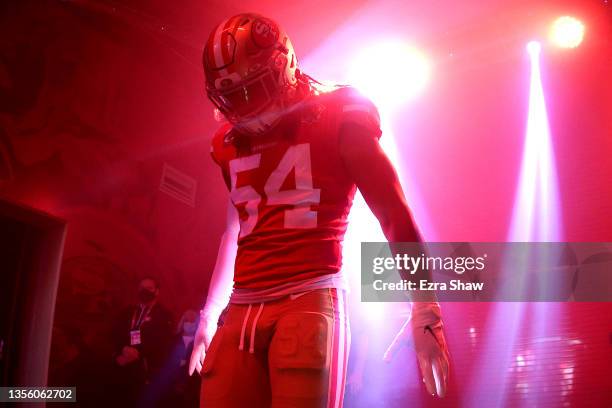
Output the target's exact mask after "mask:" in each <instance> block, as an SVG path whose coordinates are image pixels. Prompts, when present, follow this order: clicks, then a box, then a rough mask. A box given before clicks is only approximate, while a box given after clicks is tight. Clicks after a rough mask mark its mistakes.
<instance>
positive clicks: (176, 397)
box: [170, 309, 200, 407]
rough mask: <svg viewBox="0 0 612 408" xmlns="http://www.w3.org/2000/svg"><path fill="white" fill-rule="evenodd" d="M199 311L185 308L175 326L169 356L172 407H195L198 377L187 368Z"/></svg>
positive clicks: (197, 397)
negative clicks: (171, 350) (170, 355)
mask: <svg viewBox="0 0 612 408" xmlns="http://www.w3.org/2000/svg"><path fill="white" fill-rule="evenodd" d="M198 321H199V313H198V312H197V311H195V310H193V309H188V310H186V311H185V312H184V313H183V315H182V316H181V319H180V320H179V323H178V326H177V328H176V338H175V341H174V351H173V352H172V358H171V362H170V364H171V367H172V368H171V369H172V379H171V383H172V396H171V405H172V406H173V407H195V406H197V405H198V399H199V392H200V378H199V377H197V376H189V374H188V371H187V368H188V364H187V363H188V361H189V356H190V355H191V351H192V350H193V340H194V336H195V332H196V329H197V328H198Z"/></svg>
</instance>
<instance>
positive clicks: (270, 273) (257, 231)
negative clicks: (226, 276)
mask: <svg viewBox="0 0 612 408" xmlns="http://www.w3.org/2000/svg"><path fill="white" fill-rule="evenodd" d="M346 122H354V123H357V124H360V125H362V126H365V127H367V128H368V129H370V130H371V133H372V135H373V136H374V137H376V138H379V137H380V134H381V131H380V123H379V122H380V120H379V116H378V112H377V110H376V108H375V106H374V105H373V104H372V102H371V101H369V100H368V99H366V98H365V97H363V96H362V95H360V94H359V93H357V92H356V91H355V90H354V89H353V88H349V87H342V88H338V89H336V90H334V91H333V92H329V93H321V94H317V95H313V96H311V97H309V98H308V99H306V100H305V101H303V102H302V103H300V105H299V107H298V109H296V110H295V111H294V112H293V113H291V114H290V115H288V116H287V117H285V118H284V119H283V121H282V122H281V124H279V125H278V126H276V128H275V129H274V130H273V131H271V132H270V133H269V134H266V135H263V136H260V137H250V138H248V137H246V136H243V135H240V134H238V133H237V132H235V131H234V130H233V129H232V128H231V126H229V125H227V126H224V127H222V128H221V129H220V130H219V131H218V132H217V134H216V135H215V136H214V138H213V141H212V148H211V152H212V156H213V159H214V160H215V162H217V163H218V164H219V165H220V166H221V168H222V171H223V174H224V177H225V179H226V183H227V184H228V188H229V190H230V197H231V200H232V202H233V204H234V206H235V207H236V209H237V210H238V215H239V219H240V234H239V237H238V252H237V255H236V262H235V271H234V286H235V287H236V288H245V289H262V288H271V287H274V286H276V285H282V284H286V283H291V282H299V281H303V280H307V279H310V278H316V277H318V276H321V275H325V274H334V273H336V272H338V271H339V270H340V267H341V264H342V239H343V237H344V233H345V231H346V226H347V217H348V214H349V210H350V207H351V204H352V202H353V197H354V195H355V189H356V188H355V183H354V182H353V180H351V178H350V177H349V174H348V173H347V172H346V170H345V168H344V165H343V163H342V159H341V157H340V151H339V140H338V134H339V129H340V126H341V125H342V124H343V123H346ZM364 165H366V163H364Z"/></svg>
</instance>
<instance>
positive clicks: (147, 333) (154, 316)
mask: <svg viewBox="0 0 612 408" xmlns="http://www.w3.org/2000/svg"><path fill="white" fill-rule="evenodd" d="M114 333H115V335H114V337H115V355H114V363H115V364H114V365H115V372H116V373H115V374H116V376H115V380H116V382H117V383H118V384H117V386H118V387H119V388H118V391H120V392H118V393H117V395H124V396H125V398H126V400H125V403H126V405H130V406H135V405H140V406H149V407H150V406H155V405H157V404H159V401H160V400H161V399H162V398H163V395H164V393H166V392H167V391H168V390H167V389H164V388H167V387H161V388H160V387H159V383H162V381H160V380H159V379H160V378H163V377H166V374H165V373H164V372H163V371H164V367H167V365H168V364H167V363H168V358H169V356H170V351H171V348H172V341H173V338H174V322H173V319H172V315H171V313H170V312H169V311H168V309H166V308H165V307H164V306H163V305H162V304H161V303H160V302H159V284H158V282H157V280H156V279H154V278H152V277H145V278H143V279H141V280H140V282H139V284H138V292H137V301H136V304H134V305H132V306H129V307H128V308H126V309H125V310H123V311H122V312H121V313H120V314H119V317H118V319H117V321H116V325H115V330H114Z"/></svg>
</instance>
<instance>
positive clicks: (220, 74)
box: [203, 13, 297, 135]
mask: <svg viewBox="0 0 612 408" xmlns="http://www.w3.org/2000/svg"><path fill="white" fill-rule="evenodd" d="M203 57H204V58H203V63H204V73H205V76H206V92H207V94H208V97H209V99H210V100H211V101H212V103H213V104H214V105H215V107H216V108H217V109H218V110H219V111H220V112H221V113H222V114H223V115H224V116H225V117H226V119H227V120H228V121H229V122H231V123H232V124H234V126H235V127H236V128H238V129H239V130H241V131H243V132H244V133H250V134H255V135H256V134H260V133H263V132H266V131H268V130H269V129H270V128H272V127H273V126H274V125H275V124H276V123H278V121H279V120H280V117H281V116H282V112H283V111H284V110H285V108H286V107H287V104H288V95H291V94H292V88H295V87H296V83H297V80H296V69H297V59H296V56H295V52H294V50H293V46H292V45H291V41H290V40H289V38H288V37H287V35H286V33H285V32H284V31H283V30H282V29H281V28H280V27H279V26H278V25H277V24H276V23H275V22H274V21H272V20H270V19H268V18H265V17H262V16H260V15H257V14H251V13H247V14H238V15H236V16H233V17H231V18H229V19H227V20H226V21H224V22H223V23H221V24H220V25H219V26H217V28H215V29H214V30H213V31H212V33H211V34H210V37H209V39H208V42H207V43H206V46H205V48H204V56H203Z"/></svg>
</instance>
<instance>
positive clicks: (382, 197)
mask: <svg viewBox="0 0 612 408" xmlns="http://www.w3.org/2000/svg"><path fill="white" fill-rule="evenodd" d="M339 143H340V144H341V146H340V152H341V157H342V160H343V162H344V165H345V167H346V169H347V171H348V173H349V174H350V175H351V177H352V178H353V180H354V182H355V184H356V185H357V187H358V188H359V190H360V191H361V194H362V195H363V198H364V199H365V201H366V203H367V204H368V206H369V207H370V209H371V210H372V212H373V213H374V215H375V216H376V218H378V220H379V222H380V225H381V228H382V230H383V232H384V234H385V236H386V238H387V240H388V241H389V242H421V241H422V239H421V235H420V233H419V231H418V228H417V226H416V224H415V222H414V220H413V218H412V215H411V213H410V209H409V208H408V205H407V203H406V199H405V197H404V193H403V191H402V187H401V185H400V182H399V178H398V176H397V173H396V172H395V169H394V168H393V165H392V164H391V162H390V161H389V159H388V157H387V156H386V154H385V153H384V151H383V150H382V148H381V146H380V145H379V143H378V139H377V137H376V135H374V134H372V132H371V131H370V130H368V129H367V128H366V127H363V126H359V125H356V124H345V125H343V126H342V128H341V129H340V137H339ZM415 295H416V297H417V299H414V298H413V300H417V302H415V303H413V308H412V316H411V318H410V319H409V321H407V322H406V324H404V326H403V327H402V329H401V330H400V332H399V333H398V335H397V336H396V338H395V340H394V341H393V343H392V344H391V346H390V347H389V349H388V350H387V353H386V354H385V359H387V360H388V359H390V358H391V356H392V355H393V354H394V353H395V352H396V350H397V349H398V348H399V347H400V346H401V345H402V344H404V343H406V342H411V343H412V344H413V345H414V348H415V351H416V353H417V359H418V362H419V367H420V369H421V373H422V375H423V380H424V382H425V385H426V387H427V391H428V392H429V393H430V394H437V395H438V396H440V397H443V396H444V395H445V394H446V384H447V379H448V369H449V356H448V350H447V347H446V340H445V338H444V332H443V329H442V318H441V314H440V306H439V305H438V303H437V302H435V299H434V298H429V299H428V298H427V297H429V296H431V295H430V294H428V293H427V292H422V293H417V294H414V295H413V296H415ZM410 337H412V339H410Z"/></svg>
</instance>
